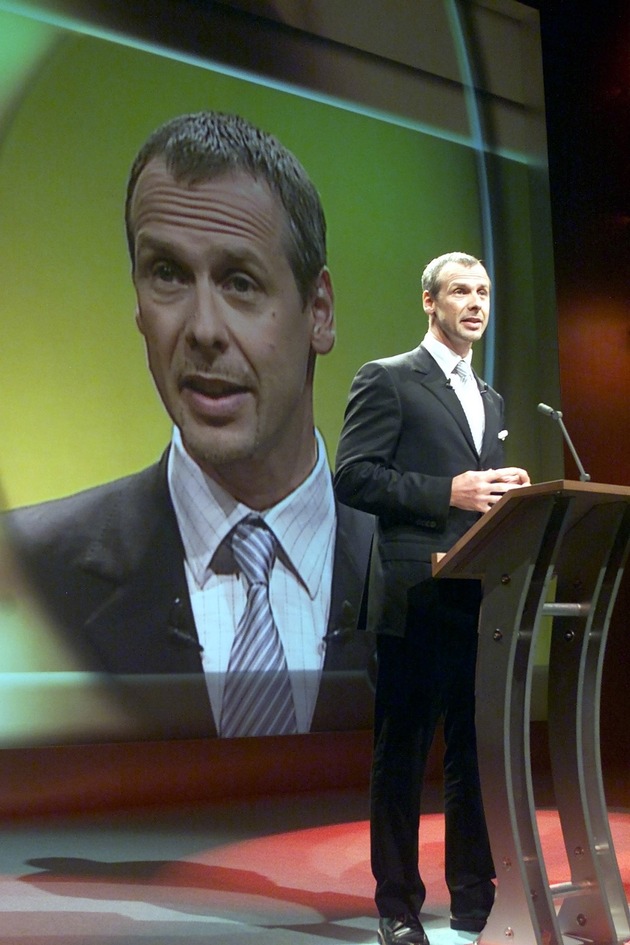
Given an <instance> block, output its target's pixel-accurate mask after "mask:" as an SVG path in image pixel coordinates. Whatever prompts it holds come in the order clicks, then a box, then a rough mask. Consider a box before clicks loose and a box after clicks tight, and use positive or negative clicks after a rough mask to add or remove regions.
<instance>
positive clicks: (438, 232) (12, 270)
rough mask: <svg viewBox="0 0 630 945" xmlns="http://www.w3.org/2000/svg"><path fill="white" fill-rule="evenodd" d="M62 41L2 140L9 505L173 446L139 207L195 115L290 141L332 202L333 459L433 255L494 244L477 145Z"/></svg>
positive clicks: (0, 239) (80, 484)
mask: <svg viewBox="0 0 630 945" xmlns="http://www.w3.org/2000/svg"><path fill="white" fill-rule="evenodd" d="M8 16H9V15H8V14H2V13H0V17H8ZM5 35H6V34H5ZM60 37H61V38H60V39H59V40H57V41H56V43H55V44H54V47H53V49H52V51H51V52H50V53H49V54H48V56H47V57H46V58H45V60H44V61H43V63H42V64H41V65H40V67H39V69H38V70H37V71H36V73H35V74H34V75H32V76H31V79H30V81H29V83H28V85H27V86H26V87H25V89H24V91H23V94H22V97H21V100H20V102H19V108H16V109H14V111H13V115H12V119H11V122H10V123H9V125H8V127H6V128H5V133H4V136H3V141H2V147H1V150H0V258H1V259H2V260H3V265H4V268H5V273H6V275H5V278H4V280H3V291H2V301H1V302H0V306H1V310H2V326H3V340H2V346H1V349H0V371H1V374H2V390H3V396H2V406H1V407H0V436H1V438H2V444H3V448H2V459H1V466H0V476H1V480H2V484H3V488H4V491H5V498H6V503H7V505H9V506H16V505H21V504H25V503H30V502H35V501H39V500H42V499H47V498H51V497H55V496H59V495H63V494H67V493H70V492H74V491H76V490H78V489H81V488H84V487H87V486H90V485H93V484H95V483H98V482H103V481H106V480H109V479H112V478H114V477H117V476H120V475H124V474H126V473H128V472H131V471H133V470H136V469H139V468H141V467H143V466H144V465H147V464H149V463H151V462H153V461H154V460H155V459H156V458H157V457H158V456H159V455H160V453H161V451H162V450H163V448H164V446H165V445H166V443H167V441H168V438H169V434H170V429H169V423H168V420H167V418H166V415H165V413H164V411H163V410H162V408H161V405H160V404H159V402H158V399H157V395H156V394H155V392H154V390H153V386H152V382H151V380H150V377H149V374H148V371H147V369H146V366H145V359H144V350H143V345H142V343H141V339H140V336H139V335H138V333H137V330H136V328H135V325H134V296H133V292H132V288H131V281H130V278H129V261H128V258H127V255H126V246H125V238H124V229H123V217H122V213H123V200H124V192H125V185H126V178H127V173H128V170H129V167H130V164H131V162H132V160H133V157H134V155H135V152H136V151H137V149H138V148H139V146H140V145H141V144H142V142H143V140H144V139H145V137H146V136H147V135H148V133H149V132H150V131H151V130H153V128H155V127H156V126H157V125H158V124H160V123H161V122H162V121H164V120H166V119H168V118H170V117H172V116H174V115H176V114H180V113H182V112H186V111H196V110H198V109H206V108H211V109H218V110H221V111H234V112H238V113H239V114H241V115H244V116H245V117H247V118H249V119H250V120H252V121H253V122H255V123H256V124H258V125H260V126H261V127H263V128H265V129H267V130H268V131H271V132H272V133H274V134H276V135H277V136H278V137H279V138H280V139H281V141H282V142H283V143H284V144H286V145H287V146H288V147H289V148H290V149H291V150H293V151H294V152H295V154H296V155H297V156H298V157H299V159H300V160H301V161H302V163H303V164H304V165H305V167H306V168H307V170H308V172H309V173H310V175H311V177H312V178H313V180H314V182H315V184H316V186H317V187H318V189H319V191H320V193H321V196H322V200H323V203H324V206H325V208H326V213H327V218H328V227H329V264H330V268H331V271H332V276H333V283H334V287H335V294H336V314H337V344H336V347H335V349H334V351H333V353H331V354H330V355H328V356H326V357H324V358H321V359H320V360H319V363H318V368H317V377H316V394H315V397H316V422H317V424H318V426H319V427H320V429H321V430H322V433H323V435H324V439H325V441H326V443H327V447H328V452H329V457H330V459H331V462H332V461H334V450H335V445H336V441H337V437H338V434H339V430H340V427H341V423H342V419H343V410H344V406H345V401H346V396H347V391H348V388H349V385H350V382H351V379H352V377H353V375H354V373H355V371H356V369H357V368H358V367H359V365H360V364H362V363H363V362H364V361H366V360H368V359H370V358H373V357H377V356H382V355H387V354H391V353H394V352H396V351H401V350H405V349H408V348H411V347H413V346H415V345H416V344H417V343H418V341H419V340H420V338H421V337H422V335H423V334H424V331H425V329H426V317H425V315H424V313H423V312H422V308H421V301H420V286H419V281H420V273H421V270H422V268H423V266H424V264H425V263H426V262H427V261H428V260H429V259H431V258H432V257H433V256H435V255H437V254H439V253H441V252H444V251H447V250H450V249H453V248H456V249H464V250H466V251H468V252H471V253H474V254H481V253H482V245H481V234H480V212H479V206H478V194H477V182H476V169H475V161H474V154H473V152H472V150H471V149H469V148H467V147H465V146H463V145H459V144H455V143H452V142H449V141H445V140H442V139H440V138H439V137H435V136H432V135H429V134H421V133H419V132H417V131H414V130H411V129H407V128H403V127H399V126H397V125H394V124H389V123H387V122H384V121H379V120H377V119H374V118H370V117H366V116H364V115H360V114H355V113H352V112H350V111H347V110H344V109H341V108H335V107H333V106H331V105H327V104H322V103H319V102H316V101H312V100H308V99H306V98H302V97H299V96H297V95H293V94H290V93H288V92H283V91H278V90H274V89H270V88H266V87H264V86H262V85H258V84H255V83H252V82H247V81H244V80H242V79H236V78H232V77H229V76H226V75H222V74H219V73H216V72H212V71H210V70H204V69H200V68H198V67H194V66H192V65H188V64H185V63H182V62H177V61H174V60H168V59H164V58H162V57H159V56H157V55H152V54H150V53H146V52H143V51H140V50H135V49H132V48H128V47H122V46H118V45H116V44H114V43H111V42H107V41H104V40H101V39H95V38H92V37H89V36H82V35H78V34H61V33H60ZM501 163H502V164H505V165H506V166H505V173H506V174H509V175H510V176H511V178H512V179H513V184H512V194H513V195H515V194H517V192H518V187H519V186H520V187H524V188H525V189H526V188H527V186H528V183H527V170H526V168H525V167H524V166H520V165H519V164H513V165H512V166H510V165H511V162H509V161H507V160H506V161H502V162H501ZM514 188H517V189H516V190H515V189H514ZM516 219H517V221H518V215H517V217H516ZM515 238H516V235H515ZM520 278H521V279H523V278H525V282H526V281H527V274H526V273H521V274H520ZM476 360H477V366H478V367H480V364H481V362H480V353H479V352H477V353H476Z"/></svg>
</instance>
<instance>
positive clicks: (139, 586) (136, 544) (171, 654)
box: [81, 457, 201, 673]
mask: <svg viewBox="0 0 630 945" xmlns="http://www.w3.org/2000/svg"><path fill="white" fill-rule="evenodd" d="M81 567H82V568H83V569H84V571H85V572H86V574H87V575H88V576H89V579H90V580H92V581H95V582H96V581H98V582H99V586H100V587H101V588H102V589H101V592H100V594H99V595H98V596H97V597H95V606H94V609H93V610H92V612H91V613H89V614H88V616H87V618H86V621H85V633H86V635H87V637H88V639H89V640H90V642H91V643H92V645H93V646H94V648H95V650H96V651H97V653H99V654H101V657H102V659H103V662H104V664H105V667H106V669H108V670H110V671H112V672H122V673H125V672H127V673H129V672H131V673H133V672H146V673H160V672H175V673H177V672H192V671H199V670H200V668H201V660H200V657H199V645H198V641H197V636H196V633H195V629H194V621H193V619H192V613H191V608H190V602H189V597H188V590H187V587H186V578H185V574H184V566H183V548H182V545H181V539H180V536H179V530H178V528H177V522H176V519H175V513H174V511H173V507H172V505H171V501H170V496H169V494H168V487H167V484H166V460H165V457H163V459H162V462H161V463H160V464H159V465H157V466H153V467H151V468H150V469H148V470H145V471H144V472H143V473H141V474H139V475H138V476H136V477H132V478H131V479H130V480H127V482H126V484H125V485H124V486H123V488H122V489H121V490H120V491H119V492H118V493H117V494H116V495H115V496H112V498H111V501H109V502H108V503H107V508H106V511H105V512H104V514H103V517H102V520H100V521H98V522H95V523H94V534H93V537H92V539H91V541H90V543H89V545H88V547H87V549H86V552H85V555H84V558H83V560H82V562H81Z"/></svg>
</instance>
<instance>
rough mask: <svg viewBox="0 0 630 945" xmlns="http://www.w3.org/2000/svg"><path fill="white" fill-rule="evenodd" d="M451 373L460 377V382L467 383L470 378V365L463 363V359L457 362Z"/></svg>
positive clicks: (466, 362)
mask: <svg viewBox="0 0 630 945" xmlns="http://www.w3.org/2000/svg"><path fill="white" fill-rule="evenodd" d="M453 373H454V374H457V375H458V376H459V377H461V379H462V381H469V380H470V379H471V378H472V369H471V367H470V364H469V363H468V361H464V359H463V358H462V359H461V360H460V361H458V362H457V364H456V365H455V368H454V370H453Z"/></svg>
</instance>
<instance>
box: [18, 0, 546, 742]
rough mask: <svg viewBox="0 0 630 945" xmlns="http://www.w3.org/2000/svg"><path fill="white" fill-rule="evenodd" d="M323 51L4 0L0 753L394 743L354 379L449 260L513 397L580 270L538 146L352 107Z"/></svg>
mask: <svg viewBox="0 0 630 945" xmlns="http://www.w3.org/2000/svg"><path fill="white" fill-rule="evenodd" d="M62 6H63V5H62ZM430 6H431V7H435V10H436V11H437V13H436V15H438V14H439V15H438V20H439V23H440V24H441V27H442V28H443V30H444V37H443V44H444V45H445V47H446V48H448V49H451V50H452V61H451V63H450V65H449V68H448V70H447V71H453V70H454V71H455V72H456V73H459V71H460V69H462V67H461V64H458V34H457V32H456V31H454V30H453V27H452V26H451V27H450V28H449V26H448V20H447V18H446V15H445V13H444V11H443V9H442V5H441V4H440V3H435V4H430ZM67 7H68V5H66V8H67ZM97 26H98V28H97ZM272 26H273V24H268V28H269V29H271V28H272ZM449 30H450V31H449ZM297 32H298V31H296V36H297ZM325 32H326V31H325V30H322V31H321V35H320V36H319V37H318V39H317V42H316V43H314V44H313V43H311V44H310V45H309V46H308V49H307V52H308V56H306V55H305V58H304V61H303V72H302V75H301V77H300V78H299V80H298V79H296V78H295V77H296V75H297V72H296V70H298V66H297V65H296V62H297V61H298V56H297V53H296V51H295V50H294V49H293V47H291V48H290V47H289V46H287V45H286V37H284V40H283V42H285V45H283V43H282V42H280V41H279V45H278V47H277V49H278V56H277V60H278V61H277V62H276V63H275V67H274V68H275V72H276V74H275V75H274V76H273V80H272V78H270V77H269V76H266V75H265V71H264V70H262V69H261V70H260V71H257V69H256V67H255V65H254V62H255V57H252V63H250V64H249V67H248V68H243V67H242V64H240V65H239V67H238V68H237V67H236V66H235V67H233V68H229V67H228V66H227V65H226V63H225V62H219V57H218V56H217V57H216V58H215V59H214V60H213V59H212V58H211V57H209V58H208V60H207V61H203V59H202V58H201V57H200V56H199V54H198V53H197V54H195V55H194V56H193V55H186V54H185V50H180V51H179V53H178V52H177V51H176V50H175V49H173V48H171V49H169V48H167V47H166V46H160V45H159V44H158V43H153V44H151V43H150V42H149V41H148V40H147V38H146V37H143V38H142V41H140V39H139V38H138V36H137V35H135V34H134V31H133V30H132V29H131V28H130V30H129V34H128V35H125V34H124V31H123V30H121V28H120V24H117V27H116V29H109V30H108V29H106V28H104V27H103V26H102V24H96V23H93V24H92V25H90V23H89V20H88V19H87V18H85V20H84V21H83V22H81V21H78V20H77V21H72V20H71V18H68V17H66V19H65V20H64V18H62V17H60V16H52V15H50V8H48V9H46V5H43V6H42V9H38V7H37V5H36V4H33V5H32V7H30V8H29V5H27V4H25V5H22V8H21V9H20V8H19V5H18V7H17V12H16V5H9V4H7V5H6V6H5V5H3V4H2V3H1V2H0V60H2V61H3V62H5V63H6V66H4V67H3V70H2V72H1V73H0V256H1V258H2V260H3V264H4V273H5V277H4V279H3V291H2V298H1V300H0V312H1V317H2V326H3V328H2V335H3V338H2V345H1V346H0V375H1V377H2V391H3V392H2V398H1V402H0V435H1V438H2V452H1V454H0V499H1V502H2V508H3V510H4V511H5V513H6V514H4V515H3V516H2V525H1V526H0V527H1V529H2V531H1V532H0V627H1V630H2V634H1V635H2V644H1V645H2V662H3V670H2V674H1V675H0V693H1V694H2V698H3V701H4V702H5V705H6V707H7V710H6V712H5V722H4V723H3V725H4V729H2V728H1V727H0V744H9V745H11V744H22V743H25V744H28V743H35V744H38V743H44V744H45V743H48V742H54V741H72V740H87V741H90V740H98V739H106V738H109V739H111V738H122V739H126V738H138V737H145V738H150V739H153V738H181V737H184V738H186V737H222V738H230V737H247V736H258V735H266V734H271V735H273V734H284V733H291V734H295V733H297V734H306V733H310V732H317V731H320V732H321V731H336V730H344V729H345V730H350V729H352V730H356V729H367V728H369V727H370V726H371V724H372V702H373V684H374V670H375V655H374V640H373V639H372V638H371V636H370V635H369V634H368V633H367V632H366V629H365V627H366V606H365V579H366V576H367V573H368V569H369V561H370V548H371V539H372V531H373V521H372V518H371V516H369V515H367V514H366V513H362V512H357V511H355V510H353V509H350V508H349V507H345V506H342V505H341V504H339V503H338V502H336V501H335V498H334V493H333V489H332V482H331V470H332V469H333V468H334V462H335V452H336V447H337V441H338V437H339V433H340V430H341V427H342V423H343V418H344V409H345V406H346V401H347V396H348V390H349V387H350V384H351V381H352V378H353V377H354V375H355V373H356V372H357V370H358V369H359V367H360V366H361V365H362V364H364V363H365V362H366V361H368V360H370V359H373V358H377V357H384V356H387V355H390V354H394V353H396V352H400V351H406V350H409V349H411V348H413V347H415V346H416V345H418V344H419V343H420V341H421V339H422V337H423V335H424V333H425V331H426V328H427V316H426V314H425V312H424V311H423V307H422V291H421V286H420V276H421V273H422V270H423V268H424V266H425V265H426V263H427V262H428V261H429V260H430V259H432V258H434V257H436V256H438V255H440V254H441V253H444V252H448V251H453V250H457V251H463V252H467V253H470V254H473V255H475V256H477V257H479V258H482V259H484V262H485V263H486V265H487V268H488V271H489V272H490V273H491V275H492V280H493V306H494V307H493V315H492V318H493V323H492V332H491V333H488V335H487V337H486V339H485V342H484V345H481V344H480V345H479V346H476V348H475V359H476V361H477V360H478V363H479V369H480V371H481V370H484V371H485V372H486V375H487V374H488V372H490V373H491V372H492V369H493V357H494V355H493V352H494V351H495V349H496V347H497V346H499V347H500V346H504V347H507V346H510V350H511V351H514V350H515V346H514V344H513V340H514V337H516V336H517V337H518V339H519V346H518V347H519V355H518V357H519V358H520V357H522V359H523V362H522V363H525V362H526V359H527V358H528V357H529V356H530V354H531V350H532V347H534V346H535V338H534V336H533V335H532V334H531V333H532V332H535V331H536V330H538V329H537V326H536V324H534V323H533V322H532V320H531V319H530V318H529V313H530V311H531V308H532V300H534V301H535V298H536V297H537V296H540V294H541V293H543V292H548V291H550V288H549V287H550V285H551V276H550V274H548V273H547V274H546V273H545V272H542V278H541V276H540V273H541V268H540V267H538V275H537V276H536V277H535V269H536V265H535V263H536V256H537V254H542V252H543V247H542V245H541V244H540V243H539V244H536V246H534V247H532V232H531V227H532V217H533V216H534V215H535V213H538V214H539V216H538V220H539V221H540V212H541V211H540V201H541V199H542V198H540V196H539V194H538V193H537V190H536V187H537V185H536V184H535V181H536V175H537V173H538V170H537V166H538V165H537V161H538V156H537V155H536V154H528V153H527V151H526V150H525V149H524V148H523V147H522V145H521V138H522V137H525V136H524V135H522V134H521V131H514V132H513V134H514V142H513V143H510V142H508V143H507V144H505V143H502V144H500V146H497V147H495V148H494V151H493V153H492V154H491V156H489V157H488V155H485V158H487V160H485V158H484V160H485V164H484V161H480V153H481V152H480V147H481V145H480V144H479V141H475V132H474V124H475V123H474V121H473V118H474V116H471V113H470V112H469V111H468V112H467V110H466V108H467V106H466V102H465V98H466V96H465V95H464V92H461V94H460V96H459V98H458V99H457V103H458V104H457V109H456V111H457V115H455V113H454V111H453V110H452V109H451V96H452V95H453V94H454V93H453V88H454V84H455V83H454V80H453V79H452V77H450V76H449V75H442V76H441V77H439V78H438V77H436V78H435V82H434V84H435V83H438V81H442V82H443V91H442V93H441V95H442V97H441V99H440V97H439V95H438V94H437V92H436V90H435V89H434V88H432V89H431V91H430V94H429V93H428V94H427V97H426V114H425V115H423V116H422V115H417V116H415V117H413V118H410V117H408V116H407V117H406V116H405V115H404V111H405V110H404V108H403V107H401V109H400V111H399V113H396V111H395V109H392V110H391V112H388V111H387V109H385V108H384V107H383V105H382V103H381V101H380V98H379V96H380V94H381V92H382V89H378V88H376V84H375V102H377V104H376V105H374V106H370V105H369V103H366V98H369V92H367V91H366V88H365V87H362V88H361V89H360V90H359V87H358V86H357V94H356V101H353V100H352V93H351V91H350V90H349V88H348V86H351V85H352V83H351V82H348V75H349V73H347V74H346V73H344V72H343V63H340V64H339V65H338V68H339V74H340V85H339V89H338V90H337V91H335V89H334V87H333V86H334V70H332V69H331V68H330V61H329V59H327V58H326V56H327V55H332V54H331V53H330V51H328V52H326V50H327V47H326V37H325V36H324V35H323V34H324V33H325ZM215 41H216V40H215ZM291 41H292V42H293V41H295V42H297V39H295V37H293V38H292V40H291ZM318 43H320V44H321V51H320V46H318ZM298 48H299V45H298V46H296V49H298ZM460 52H461V50H460ZM335 54H336V53H335ZM244 55H246V54H244V53H243V52H242V50H241V51H240V52H239V56H240V57H241V58H242V57H243V56H244ZM283 55H286V64H283V61H282V57H283ZM398 67H400V63H398V64H397V68H398ZM405 68H408V67H407V66H406V67H405ZM435 68H436V75H437V71H438V66H437V65H436V66H435ZM464 71H465V70H464ZM283 72H284V73H285V74H286V79H285V80H284V81H281V80H280V78H278V76H280V75H281V74H282V73H283ZM324 73H325V75H326V78H325V81H324V80H323V79H322V75H323V74H324ZM393 74H394V75H396V70H394V73H393ZM463 81H464V78H463V77H462V82H463ZM322 89H325V91H322ZM393 94H394V98H395V93H393ZM514 94H515V95H516V94H517V93H514ZM519 94H520V93H519ZM460 99H461V101H460ZM499 99H501V101H505V100H507V92H506V93H505V94H504V95H503V97H501V96H497V100H499ZM538 104H540V103H538ZM411 107H412V106H411V105H410V108H411ZM413 107H414V108H415V107H416V106H415V105H414V106H413ZM421 110H422V109H420V111H421ZM516 111H518V109H516ZM460 112H461V114H462V115H463V116H464V117H463V118H461V123H462V124H463V126H464V130H461V129H459V130H458V129H457V128H455V127H454V126H455V125H457V123H458V122H459V121H460V118H459V117H457V116H459V114H460ZM181 116H189V117H188V118H187V119H183V118H181ZM190 116H196V117H190ZM176 119H180V120H179V122H177V121H175V120H176ZM497 121H498V124H501V121H503V122H504V124H505V127H506V128H507V130H505V128H503V130H502V131H501V134H503V135H504V136H505V138H506V140H507V139H508V138H509V136H510V134H511V133H512V132H511V131H510V130H509V127H508V126H509V120H508V119H505V117H504V116H502V115H501V114H499V116H498V119H497ZM169 123H170V124H169ZM165 127H168V130H167V131H163V133H162V134H161V137H160V136H157V137H156V136H155V135H154V132H156V130H157V129H164V128H165ZM471 129H472V130H471ZM497 134H498V132H497ZM147 142H150V144H149V145H148V148H149V150H148V151H142V149H144V148H145V145H146V143H147ZM481 151H483V147H481ZM139 154H141V158H140V163H139V164H137V165H136V166H135V170H134V172H133V174H134V176H133V179H132V186H131V188H130V190H129V193H128V181H129V178H130V174H131V173H132V167H134V162H135V161H136V157H137V156H138V155H139ZM142 155H143V156H142ZM488 180H489V181H490V184H489V185H488ZM480 181H481V182H482V184H483V186H480ZM533 181H534V183H533ZM488 187H489V191H488ZM493 189H494V190H493ZM543 190H544V188H543ZM547 212H548V211H547V208H546V207H545V208H544V213H547ZM493 214H494V216H493ZM324 219H325V223H324ZM514 247H519V248H518V251H517V252H512V249H513V248H514ZM508 281H509V285H510V294H509V297H507V283H508ZM495 282H496V283H497V285H498V286H499V288H498V289H497V292H496V295H495V294H494V284H495ZM501 285H502V286H503V292H504V296H503V297H502V295H501V291H502V290H501ZM506 309H509V318H507V317H506V314H507V313H506V311H505V310H506ZM484 358H485V363H484V360H483V359H484ZM503 363H504V364H505V365H506V367H505V370H506V371H507V370H508V369H509V371H510V374H511V376H512V377H513V378H514V383H515V384H519V385H520V388H521V389H522V386H523V373H524V369H523V370H522V369H521V368H520V367H519V364H520V362H519V361H518V358H517V356H516V355H515V354H511V355H510V356H509V358H507V359H506V360H505V361H504V362H503ZM490 380H492V378H490ZM505 386H506V384H505V382H504V381H503V382H502V389H504V388H505ZM519 422H520V421H519V419H518V416H517V415H516V416H515V418H514V423H513V426H515V427H518V426H519ZM524 426H525V423H523V427H524ZM508 446H509V444H508ZM526 447H527V444H526ZM521 452H522V451H521ZM252 544H253V546H254V547H255V549H256V550H255V552H252V551H251V550H250V549H251V547H252ZM263 572H265V573H264V575H263V577H260V575H261V574H262V573H263ZM261 582H262V584H261ZM263 585H264V589H263V590H261V587H262V586H263ZM263 638H264V639H265V640H266V641H269V642H265V643H264V645H263V646H259V647H258V648H257V649H256V651H255V652H254V653H252V650H253V649H254V647H253V646H252V642H251V641H252V640H254V641H256V640H260V639H263ZM5 693H6V697H5ZM261 700H262V702H261ZM261 704H265V705H269V706H272V708H271V709H270V710H269V713H268V714H266V715H265V713H262V712H261V710H260V709H259V708H257V707H258V706H260V705H261ZM287 706H288V708H287Z"/></svg>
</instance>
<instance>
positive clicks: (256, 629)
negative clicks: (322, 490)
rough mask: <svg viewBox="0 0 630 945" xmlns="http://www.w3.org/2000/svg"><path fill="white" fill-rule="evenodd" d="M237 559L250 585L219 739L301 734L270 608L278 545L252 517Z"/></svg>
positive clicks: (238, 542)
mask: <svg viewBox="0 0 630 945" xmlns="http://www.w3.org/2000/svg"><path fill="white" fill-rule="evenodd" d="M232 550H233V552H234V558H235V560H236V563H237V565H238V566H239V568H240V570H241V572H242V574H244V576H245V578H246V579H247V581H248V582H249V588H248V591H247V602H246V604H245V610H244V612H243V616H242V617H241V619H240V621H239V624H238V627H237V629H236V634H235V636H234V642H233V644H232V650H231V652H230V660H229V663H228V671H227V678H226V681H225V688H224V692H223V708H222V711H221V735H222V736H223V737H225V738H231V737H238V736H244V735H288V734H291V733H293V732H295V731H296V730H297V725H296V721H295V709H294V705H293V695H292V693H291V683H290V680H289V670H288V668H287V661H286V658H285V655H284V650H283V647H282V641H281V640H280V635H279V633H278V628H277V627H276V623H275V620H274V618H273V614H272V612H271V605H270V603H269V577H270V574H271V568H272V566H273V562H274V560H275V557H276V539H275V536H274V535H273V533H272V532H271V531H270V530H269V529H268V528H267V526H266V525H265V523H264V522H263V520H262V519H261V518H260V517H259V516H256V515H248V516H247V518H245V519H243V521H242V522H240V524H239V525H237V526H236V528H235V530H234V533H233V535H232Z"/></svg>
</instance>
